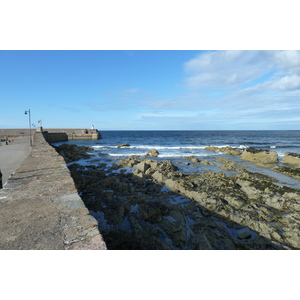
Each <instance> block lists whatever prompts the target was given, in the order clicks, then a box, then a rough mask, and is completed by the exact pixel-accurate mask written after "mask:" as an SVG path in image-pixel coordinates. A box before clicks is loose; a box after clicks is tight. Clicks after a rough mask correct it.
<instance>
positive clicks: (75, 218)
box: [0, 130, 106, 250]
mask: <svg viewBox="0 0 300 300" xmlns="http://www.w3.org/2000/svg"><path fill="white" fill-rule="evenodd" d="M74 131H75V130H72V132H74ZM94 131H95V130H94ZM20 132H23V133H20ZM48 132H49V131H48ZM3 133H4V135H6V136H8V137H9V138H10V139H15V141H14V142H11V144H9V145H2V146H1V149H2V152H1V151H0V159H1V163H3V164H6V163H4V162H3V160H4V159H5V161H7V157H10V158H11V159H12V156H13V152H10V150H12V149H13V147H12V146H14V147H16V146H17V145H18V143H19V141H21V140H22V141H24V139H26V138H28V133H27V131H26V130H10V131H9V130H1V131H0V135H1V134H3ZM51 133H54V134H55V132H51ZM61 133H65V134H67V137H68V139H69V136H70V135H69V133H68V132H66V131H65V132H63V131H61V132H57V136H60V134H61ZM85 134H87V133H86V132H85ZM99 135H100V133H99ZM53 136H55V135H53ZM100 136H101V135H100ZM13 137H14V138H13ZM15 142H16V144H13V143H15ZM4 149H5V151H4ZM22 152H23V155H24V156H25V158H24V159H23V160H22V159H21V160H22V161H21V162H19V163H20V165H18V162H15V163H14V164H12V165H11V166H10V168H9V170H10V172H11V171H13V173H12V174H11V175H10V176H9V178H8V179H7V180H6V178H7V176H8V175H7V174H4V176H6V177H3V179H4V180H3V185H4V186H3V189H0V208H1V209H0V228H1V230H0V249H6V250H18V249H19V250H21V249H23V250H34V249H35V250H38V249H44V250H68V249H70V250H82V249H83V250H88V249H95V250H105V249H106V244H105V242H104V240H103V238H102V235H101V233H100V232H99V229H98V222H97V221H96V219H95V218H94V217H93V216H91V215H90V214H89V211H88V209H87V208H86V207H85V205H84V203H83V201H82V199H81V198H80V196H79V195H78V192H77V189H76V187H75V184H74V181H73V179H72V177H71V175H70V172H69V170H68V168H67V166H66V163H65V161H64V159H63V157H62V156H60V155H59V154H58V153H57V152H56V150H55V149H54V148H53V147H52V146H51V145H50V144H49V142H48V141H47V135H46V134H45V133H44V131H43V130H37V131H36V132H34V134H33V145H32V147H30V146H29V138H28V145H27V146H26V143H25V144H24V149H23V150H22ZM4 153H10V155H9V156H7V155H6V158H5V157H4ZM17 165H18V166H17ZM13 168H16V170H12V169H13ZM2 173H3V172H2Z"/></svg>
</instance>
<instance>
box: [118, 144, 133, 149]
mask: <svg viewBox="0 0 300 300" xmlns="http://www.w3.org/2000/svg"><path fill="white" fill-rule="evenodd" d="M122 147H130V144H128V143H126V144H122V145H118V148H122Z"/></svg>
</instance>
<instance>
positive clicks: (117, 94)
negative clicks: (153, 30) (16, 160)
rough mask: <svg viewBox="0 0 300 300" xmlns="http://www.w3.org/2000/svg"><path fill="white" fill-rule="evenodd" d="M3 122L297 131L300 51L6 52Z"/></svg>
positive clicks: (0, 97)
mask: <svg viewBox="0 0 300 300" xmlns="http://www.w3.org/2000/svg"><path fill="white" fill-rule="evenodd" d="M0 103H1V116H0V128H27V127H28V126H29V118H28V115H25V114H24V112H25V110H29V109H30V112H31V121H32V124H34V125H35V126H39V125H40V124H41V123H39V121H40V120H42V126H43V127H44V128H91V126H92V125H94V127H95V128H97V129H99V130H100V131H101V130H270V129H271V130H273V129H274V130H286V129H300V51H293V50H286V51H281V50H274V51H269V50H261V51H256V50H248V51H247V50H246V51H245V50H228V51H223V50H217V51H209V50H206V51H197V50H193V51H189V50H149V51H147V50H137V51H134V50H128V51H127V50H124V51H122V50H98V51H97V50H95V51H92V50H91V51H88V50H82V51H81V50H71V51H67V50H64V51H63V50H61V51H60V50H58V51H54V50H49V51H45V50H43V51H39V50H33V51H30V50H28V51H21V50H18V51H10V50H7V51H6V50H2V51H0Z"/></svg>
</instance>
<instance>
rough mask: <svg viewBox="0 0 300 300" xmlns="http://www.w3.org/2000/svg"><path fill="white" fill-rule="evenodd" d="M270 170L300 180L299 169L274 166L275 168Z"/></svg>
mask: <svg viewBox="0 0 300 300" xmlns="http://www.w3.org/2000/svg"><path fill="white" fill-rule="evenodd" d="M272 170H274V171H276V172H279V173H282V174H284V175H288V176H291V177H293V178H296V179H300V167H283V166H276V167H274V168H272Z"/></svg>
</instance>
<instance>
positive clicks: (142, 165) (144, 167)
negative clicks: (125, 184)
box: [135, 161, 150, 173]
mask: <svg viewBox="0 0 300 300" xmlns="http://www.w3.org/2000/svg"><path fill="white" fill-rule="evenodd" d="M135 168H136V169H138V170H140V171H141V172H143V173H145V172H146V171H147V170H148V169H149V168H150V165H149V164H147V163H146V162H145V161H142V162H140V163H139V164H138V165H136V166H135Z"/></svg>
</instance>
